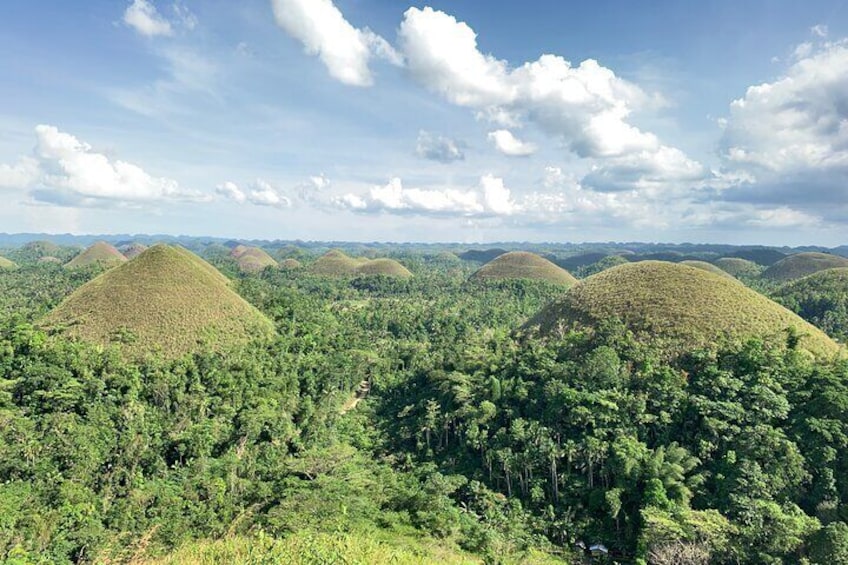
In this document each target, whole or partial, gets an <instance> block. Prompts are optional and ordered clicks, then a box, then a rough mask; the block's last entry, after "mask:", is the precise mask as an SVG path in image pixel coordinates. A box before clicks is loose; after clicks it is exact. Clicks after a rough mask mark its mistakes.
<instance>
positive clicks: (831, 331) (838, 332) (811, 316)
mask: <svg viewBox="0 0 848 565" xmlns="http://www.w3.org/2000/svg"><path fill="white" fill-rule="evenodd" d="M773 297H774V299H775V300H776V301H777V302H779V303H781V304H783V305H784V306H786V307H787V308H789V309H790V310H792V311H793V312H795V313H796V314H798V315H799V316H801V317H802V318H804V319H805V320H807V321H808V322H810V323H811V324H813V325H814V326H816V327H818V328H820V329H822V330H823V331H824V332H826V333H827V334H828V335H831V336H833V337H835V338H838V339H840V340H842V341H845V340H846V339H848V268H844V267H843V268H837V269H826V270H824V271H819V272H817V273H813V274H812V275H807V276H806V277H802V278H800V279H796V280H793V281H790V282H787V283H785V284H783V285H782V286H781V287H780V288H778V289H777V290H776V291H775V292H774V294H773Z"/></svg>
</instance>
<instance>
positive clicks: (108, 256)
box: [65, 241, 127, 269]
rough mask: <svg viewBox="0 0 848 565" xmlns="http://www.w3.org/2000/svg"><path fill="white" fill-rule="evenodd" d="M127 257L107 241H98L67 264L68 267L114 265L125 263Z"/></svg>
mask: <svg viewBox="0 0 848 565" xmlns="http://www.w3.org/2000/svg"><path fill="white" fill-rule="evenodd" d="M126 261H127V258H126V257H124V256H123V255H121V252H120V251H118V250H117V249H115V248H114V247H112V246H111V245H110V244H108V243H106V242H105V241H98V242H97V243H95V244H94V245H92V246H91V247H89V248H88V249H86V250H85V251H83V252H82V253H80V254H79V255H77V256H76V257H74V258H73V259H71V260H70V261H69V262H68V263H66V264H65V267H67V268H68V269H79V268H81V267H88V266H90V265H101V266H104V267H114V266H116V265H120V264H121V263H125V262H126Z"/></svg>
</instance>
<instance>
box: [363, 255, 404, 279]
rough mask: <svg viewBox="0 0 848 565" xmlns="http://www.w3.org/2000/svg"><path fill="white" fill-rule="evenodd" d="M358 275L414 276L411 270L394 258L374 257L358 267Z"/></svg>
mask: <svg viewBox="0 0 848 565" xmlns="http://www.w3.org/2000/svg"><path fill="white" fill-rule="evenodd" d="M356 274H357V275H383V276H387V277H399V278H403V279H408V278H409V277H411V276H412V273H410V272H409V270H408V269H407V268H406V267H404V266H403V265H401V264H400V263H398V262H397V261H395V260H394V259H386V258H382V259H373V260H371V261H368V262H367V263H363V264H361V265H359V266H358V267H357V268H356Z"/></svg>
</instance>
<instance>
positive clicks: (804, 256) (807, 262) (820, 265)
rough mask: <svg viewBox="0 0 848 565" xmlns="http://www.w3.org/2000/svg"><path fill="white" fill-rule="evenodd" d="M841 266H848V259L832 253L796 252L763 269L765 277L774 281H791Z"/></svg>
mask: <svg viewBox="0 0 848 565" xmlns="http://www.w3.org/2000/svg"><path fill="white" fill-rule="evenodd" d="M839 267H848V259H846V258H845V257H840V256H839V255H831V254H830V253H815V252H809V253H796V254H795V255H790V256H789V257H786V258H785V259H781V260H780V261H778V262H777V263H775V264H774V265H772V266H771V267H769V268H768V269H766V270H765V271H763V278H764V279H769V280H772V281H791V280H795V279H800V278H801V277H805V276H807V275H812V274H813V273H817V272H819V271H824V270H825V269H836V268H839Z"/></svg>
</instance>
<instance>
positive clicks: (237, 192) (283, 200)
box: [215, 178, 291, 208]
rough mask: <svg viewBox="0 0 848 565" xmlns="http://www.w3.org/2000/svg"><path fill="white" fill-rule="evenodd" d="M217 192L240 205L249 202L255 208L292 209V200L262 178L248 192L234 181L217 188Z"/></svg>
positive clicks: (254, 182)
mask: <svg viewBox="0 0 848 565" xmlns="http://www.w3.org/2000/svg"><path fill="white" fill-rule="evenodd" d="M215 192H216V193H218V194H219V195H221V196H223V197H224V198H228V199H230V200H233V201H235V202H237V203H238V204H244V203H246V202H247V203H250V204H253V205H255V206H270V207H273V208H290V207H291V200H290V199H289V198H288V197H287V196H285V195H284V194H283V192H282V191H280V190H278V189H277V188H275V187H274V186H273V185H272V184H271V183H270V182H268V181H266V180H265V179H261V178H260V179H256V180H255V181H253V183H252V184H251V185H250V186H249V187H248V188H247V190H244V189H242V188H241V187H239V186H238V185H237V184H236V183H234V182H232V181H227V182H224V183H222V184H219V185H218V186H217V187H215Z"/></svg>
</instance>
